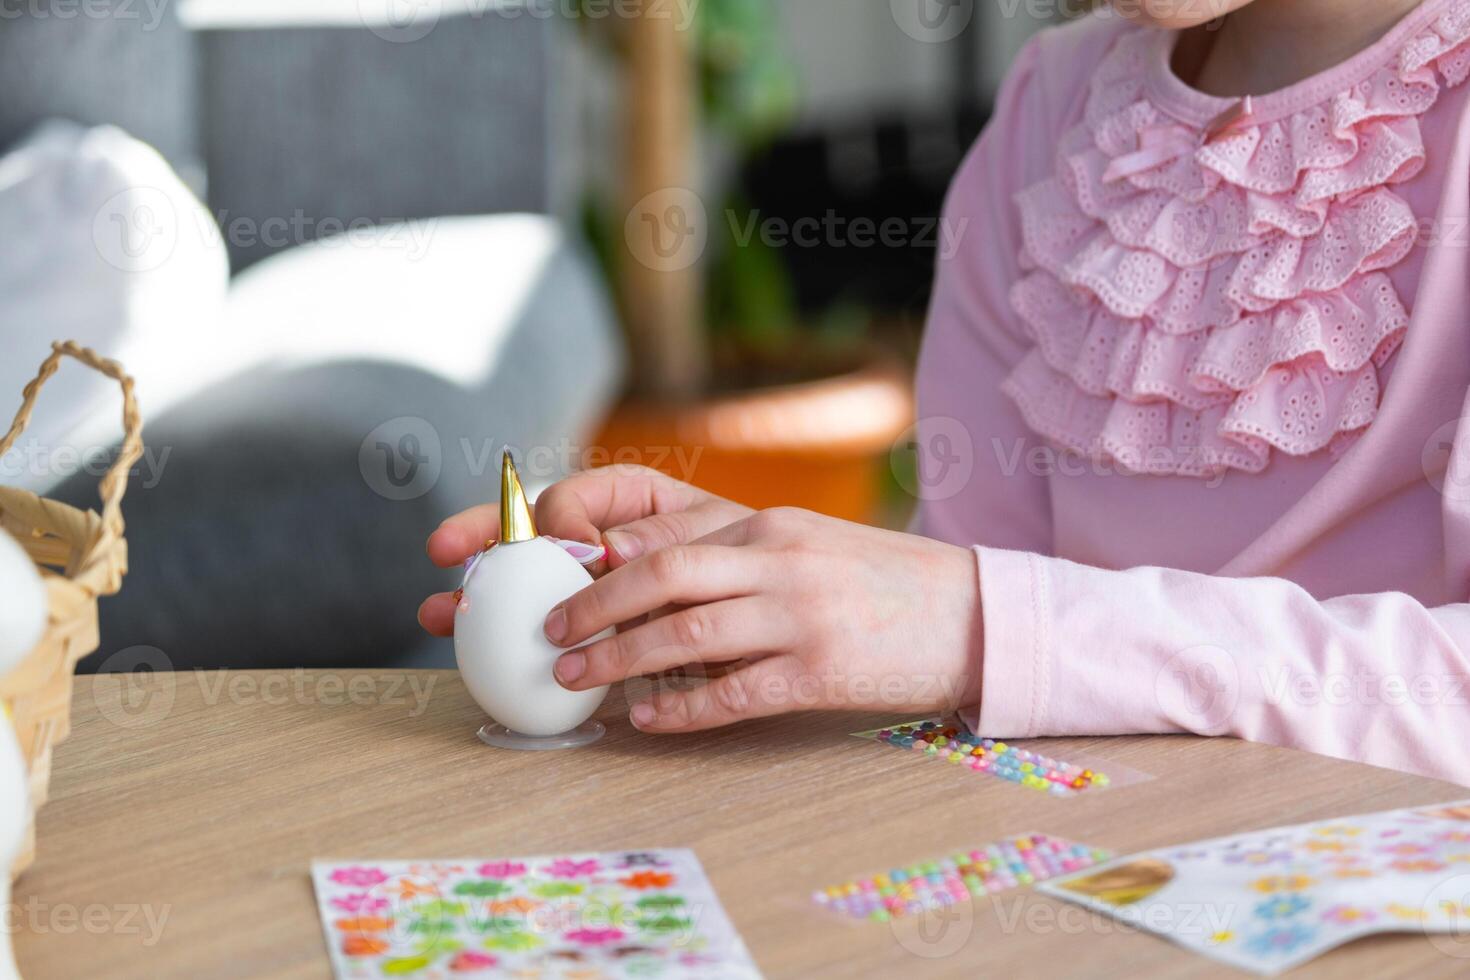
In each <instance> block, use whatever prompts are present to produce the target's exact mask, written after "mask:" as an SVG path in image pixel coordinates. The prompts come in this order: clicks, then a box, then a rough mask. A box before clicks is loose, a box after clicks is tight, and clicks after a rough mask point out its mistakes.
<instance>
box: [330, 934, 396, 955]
mask: <svg viewBox="0 0 1470 980" xmlns="http://www.w3.org/2000/svg"><path fill="white" fill-rule="evenodd" d="M391 948H392V947H390V946H389V944H388V940H386V939H379V938H378V937H377V936H348V937H347V938H346V939H343V940H342V952H344V953H346V954H347V955H348V956H381V955H382V954H384V953H386V952H388V950H389V949H391Z"/></svg>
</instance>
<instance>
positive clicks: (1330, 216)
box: [1005, 4, 1470, 476]
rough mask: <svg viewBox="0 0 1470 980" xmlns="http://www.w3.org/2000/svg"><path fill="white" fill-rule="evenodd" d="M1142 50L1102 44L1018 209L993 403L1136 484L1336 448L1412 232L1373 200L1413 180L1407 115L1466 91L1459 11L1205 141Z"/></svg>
mask: <svg viewBox="0 0 1470 980" xmlns="http://www.w3.org/2000/svg"><path fill="white" fill-rule="evenodd" d="M1155 41H1156V38H1155V37H1154V36H1152V35H1151V34H1150V32H1148V31H1143V30H1139V31H1131V32H1129V33H1127V34H1125V35H1123V36H1122V37H1121V38H1120V39H1119V41H1118V42H1117V43H1116V44H1115V45H1114V48H1113V50H1112V51H1111V52H1110V53H1109V55H1108V57H1107V58H1106V59H1105V61H1104V63H1103V65H1102V66H1101V67H1100V69H1099V71H1098V72H1097V73H1096V74H1095V75H1094V80H1093V87H1092V92H1091V96H1090V98H1089V101H1088V105H1087V109H1086V113H1085V116H1084V118H1083V121H1082V122H1081V123H1080V124H1079V125H1078V126H1077V127H1076V128H1074V129H1073V130H1072V131H1071V132H1070V133H1068V134H1067V136H1066V137H1065V138H1064V139H1063V141H1062V145H1061V147H1060V148H1059V150H1058V160H1057V169H1056V173H1055V174H1054V175H1053V176H1051V177H1049V178H1048V179H1046V180H1044V181H1042V182H1041V183H1039V184H1037V185H1035V186H1033V187H1031V188H1028V189H1027V190H1025V191H1022V192H1021V193H1020V194H1019V195H1017V203H1018V204H1019V207H1020V214H1021V227H1022V234H1023V237H1024V247H1023V250H1022V257H1021V258H1022V265H1023V268H1024V269H1026V270H1027V275H1026V277H1025V278H1023V279H1022V281H1021V282H1019V283H1017V284H1016V286H1015V287H1014V289H1013V291H1012V296H1011V301H1012V305H1013V307H1014V308H1015V310H1016V312H1017V313H1018V314H1019V316H1020V318H1021V322H1022V323H1023V325H1024V327H1025V329H1026V330H1027V332H1028V333H1029V335H1030V336H1031V337H1032V339H1033V340H1034V341H1035V343H1036V348H1035V349H1034V350H1033V351H1032V352H1031V353H1030V354H1029V355H1028V356H1027V357H1026V358H1025V359H1024V360H1023V361H1022V363H1021V364H1020V365H1018V366H1017V368H1016V369H1015V371H1013V372H1012V374H1011V375H1010V377H1009V378H1008V379H1007V381H1006V383H1005V390H1006V392H1007V394H1008V395H1009V396H1010V397H1011V398H1012V399H1013V400H1014V401H1015V402H1016V403H1017V404H1018V405H1019V407H1020V409H1021V411H1022V413H1023V414H1024V415H1025V417H1026V420H1027V422H1028V424H1029V425H1030V426H1031V427H1032V428H1033V429H1035V430H1036V431H1037V432H1039V433H1041V434H1042V435H1045V436H1046V437H1048V438H1050V439H1052V440H1054V441H1055V442H1057V443H1059V444H1061V445H1062V446H1063V447H1065V448H1068V449H1071V450H1073V451H1076V452H1080V453H1083V454H1086V455H1089V456H1093V457H1097V458H1106V459H1111V460H1113V461H1115V462H1116V463H1118V464H1119V465H1120V466H1122V467H1123V468H1126V469H1129V470H1133V471H1137V472H1144V473H1154V474H1177V475H1187V476H1209V475H1212V474H1216V473H1218V472H1220V471H1221V470H1222V469H1239V470H1245V471H1248V472H1259V471H1260V470H1262V469H1263V468H1265V466H1266V465H1267V463H1268V462H1269V460H1270V456H1271V450H1272V449H1276V450H1280V451H1281V452H1284V453H1287V454H1289V455H1292V456H1301V455H1306V454H1308V453H1314V452H1317V451H1319V450H1322V449H1328V448H1330V449H1341V448H1343V447H1345V446H1346V445H1347V444H1349V443H1350V442H1351V441H1352V440H1353V439H1354V438H1355V437H1356V436H1357V435H1359V434H1361V432H1362V430H1364V429H1365V428H1366V427H1367V426H1368V425H1369V424H1370V423H1371V422H1372V421H1373V419H1374V417H1375V416H1376V414H1377V411H1378V404H1379V398H1380V394H1381V392H1380V386H1379V380H1378V370H1379V369H1380V368H1381V367H1383V365H1384V364H1385V363H1386V362H1387V361H1388V359H1389V358H1390V357H1391V356H1392V355H1393V353H1394V352H1395V351H1396V350H1397V349H1398V347H1399V345H1400V344H1401V343H1402V341H1403V337H1404V331H1405V330H1406V328H1407V326H1408V322H1409V314H1408V311H1407V309H1406V308H1405V306H1404V303H1403V301H1402V300H1401V298H1400V297H1399V295H1398V293H1397V291H1396V290H1395V288H1394V286H1393V284H1392V282H1391V281H1390V280H1389V278H1388V276H1387V275H1386V274H1385V272H1386V270H1389V269H1391V268H1393V267H1394V266H1396V265H1398V264H1399V263H1400V262H1402V261H1403V260H1404V258H1405V257H1406V256H1407V255H1408V254H1409V252H1410V250H1411V249H1412V248H1413V247H1414V244H1415V241H1416V238H1417V235H1418V223H1417V220H1416V218H1415V215H1414V214H1413V212H1412V210H1411V209H1410V207H1409V205H1408V203H1407V202H1405V201H1404V200H1403V198H1401V197H1400V196H1399V195H1398V194H1396V193H1395V192H1394V190H1393V187H1394V185H1396V184H1400V183H1403V182H1404V181H1407V180H1409V179H1411V178H1413V177H1414V176H1415V175H1417V174H1418V173H1419V172H1420V171H1421V170H1422V168H1423V166H1424V162H1425V149H1424V141H1423V139H1422V136H1421V134H1420V130H1419V123H1418V117H1419V116H1420V115H1422V114H1423V113H1424V112H1425V111H1427V110H1428V109H1429V108H1430V107H1431V106H1432V105H1433V104H1434V103H1435V101H1436V99H1437V98H1438V95H1439V92H1440V89H1441V86H1442V84H1448V85H1457V84H1460V83H1461V82H1463V81H1465V79H1466V78H1467V76H1470V4H1454V5H1451V7H1450V8H1449V10H1448V12H1447V13H1445V14H1444V15H1443V16H1441V17H1439V18H1438V19H1437V20H1435V21H1434V22H1433V23H1432V24H1431V25H1430V26H1429V27H1428V28H1426V29H1425V30H1423V31H1420V32H1419V33H1417V34H1416V35H1414V36H1413V37H1412V38H1411V39H1410V40H1409V42H1408V43H1407V44H1406V45H1405V46H1404V47H1403V48H1402V49H1401V50H1400V52H1399V55H1398V57H1397V59H1396V60H1395V61H1394V62H1393V63H1391V64H1388V65H1385V66H1384V67H1382V68H1380V69H1379V70H1377V71H1376V72H1374V73H1373V74H1372V75H1371V76H1370V77H1368V78H1367V79H1366V80H1364V81H1362V82H1359V83H1358V84H1356V85H1353V86H1351V87H1350V88H1349V89H1348V90H1347V91H1343V92H1339V93H1337V94H1336V95H1333V96H1331V97H1329V98H1327V99H1325V100H1324V101H1322V102H1321V103H1320V104H1318V105H1316V106H1313V107H1311V108H1309V109H1306V110H1304V111H1301V112H1297V113H1294V114H1292V115H1289V116H1287V117H1285V118H1280V119H1275V120H1270V121H1265V122H1261V123H1249V121H1248V124H1247V125H1242V126H1237V127H1234V128H1232V129H1230V130H1229V131H1228V132H1227V133H1225V134H1224V135H1222V136H1219V137H1218V138H1215V139H1212V140H1211V139H1207V137H1206V134H1205V132H1204V131H1203V130H1202V129H1200V128H1198V127H1189V126H1186V125H1185V124H1184V123H1181V122H1179V121H1177V120H1175V119H1173V118H1172V117H1169V116H1167V115H1166V114H1165V113H1164V112H1163V111H1161V110H1160V109H1158V108H1156V107H1155V106H1154V104H1153V103H1152V102H1151V101H1150V99H1149V97H1148V95H1147V86H1146V84H1145V71H1146V68H1147V65H1148V58H1149V55H1150V53H1151V51H1152V45H1153V44H1154V42H1155ZM1148 144H1151V145H1155V146H1162V147H1174V146H1181V147H1183V149H1182V150H1181V151H1180V152H1177V153H1170V152H1167V151H1166V152H1164V153H1162V154H1160V157H1161V159H1159V160H1158V162H1157V163H1155V161H1154V159H1153V158H1152V157H1151V156H1150V155H1149V152H1151V151H1149V152H1145V153H1140V147H1144V146H1146V145H1148ZM1140 160H1141V163H1139V162H1137V161H1140ZM1118 161H1122V162H1121V163H1119V162H1118ZM1110 168H1111V169H1110ZM1120 174H1121V175H1120ZM1110 177H1111V178H1113V179H1111V180H1110V179H1108V178H1110Z"/></svg>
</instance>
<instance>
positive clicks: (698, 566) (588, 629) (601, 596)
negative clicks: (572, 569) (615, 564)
mask: <svg viewBox="0 0 1470 980" xmlns="http://www.w3.org/2000/svg"><path fill="white" fill-rule="evenodd" d="M762 567H763V565H762V564H761V561H760V558H759V556H757V555H756V554H755V553H753V552H748V551H745V550H744V549H741V548H716V547H712V546H708V545H678V546H675V547H672V548H665V549H663V550H662V551H655V552H654V553H653V554H651V555H649V556H648V557H647V558H640V559H638V560H637V561H635V562H633V563H632V564H631V565H624V566H623V567H622V568H619V569H616V570H614V571H611V572H609V573H607V574H606V575H604V576H603V577H602V578H600V579H598V580H597V581H596V582H593V583H592V584H591V585H589V586H587V587H586V588H585V589H583V590H582V591H581V592H578V593H577V594H576V595H574V596H572V597H571V598H570V599H568V600H567V601H566V602H563V603H561V604H560V605H558V606H557V607H556V608H554V609H552V610H551V612H550V614H548V615H547V617H546V638H547V639H549V640H550V641H551V642H552V643H555V644H557V645H558V646H564V647H570V646H576V645H577V644H578V643H582V642H584V641H585V640H586V639H587V638H588V637H592V636H596V635H597V634H598V633H601V632H602V631H603V630H605V629H608V628H609V627H613V626H617V625H619V624H621V623H626V622H629V621H630V620H632V619H635V618H636V617H638V616H642V615H645V614H647V613H650V612H653V611H654V610H656V609H660V608H662V607H663V606H670V605H690V604H692V603H696V602H714V601H715V600H717V599H731V598H734V597H735V596H738V595H745V594H748V593H750V592H753V591H754V590H755V588H756V587H757V586H758V585H759V584H760V571H761V568H762Z"/></svg>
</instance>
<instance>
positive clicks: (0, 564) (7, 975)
mask: <svg viewBox="0 0 1470 980" xmlns="http://www.w3.org/2000/svg"><path fill="white" fill-rule="evenodd" d="M46 609H47V601H46V586H45V584H44V583H42V581H41V575H40V573H39V572H37V571H36V566H35V563H34V562H32V561H31V558H30V556H29V555H27V554H26V553H25V550H24V549H23V548H21V546H20V545H19V544H18V543H17V542H16V540H15V539H14V538H12V537H11V536H10V535H9V534H7V533H6V532H5V531H0V676H4V675H5V674H8V673H9V672H10V671H12V670H14V669H15V667H16V665H17V664H19V663H20V662H21V660H22V659H24V658H25V656H26V654H28V653H30V652H31V651H32V650H34V649H35V647H36V644H37V643H39V642H40V641H41V634H42V632H43V631H44V630H45V628H46ZM0 709H3V710H0V909H8V908H9V907H10V867H11V865H13V864H14V863H15V859H16V858H17V857H18V856H19V855H20V849H21V845H22V844H23V843H24V842H25V838H26V829H27V827H29V825H30V820H31V807H30V802H29V793H28V788H27V786H28V779H27V777H26V762H25V757H24V756H23V755H22V754H21V751H20V743H18V742H17V741H16V738H15V731H14V729H12V728H11V722H10V712H9V710H8V708H5V707H4V705H0ZM11 932H12V930H10V929H0V980H15V978H18V977H19V976H20V971H19V970H18V969H17V968H16V965H15V956H14V953H13V952H12V950H11V944H10V934H11Z"/></svg>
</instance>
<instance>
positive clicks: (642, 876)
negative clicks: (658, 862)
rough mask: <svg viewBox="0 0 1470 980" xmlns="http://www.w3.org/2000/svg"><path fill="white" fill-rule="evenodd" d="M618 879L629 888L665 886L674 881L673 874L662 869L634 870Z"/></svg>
mask: <svg viewBox="0 0 1470 980" xmlns="http://www.w3.org/2000/svg"><path fill="white" fill-rule="evenodd" d="M618 881H619V882H621V883H622V884H624V885H627V886H628V887H629V888H667V887H669V886H670V885H672V884H673V883H674V876H673V875H671V874H668V873H667V872H663V871H635V872H634V873H633V874H630V875H629V876H628V877H626V878H619V879H618Z"/></svg>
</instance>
